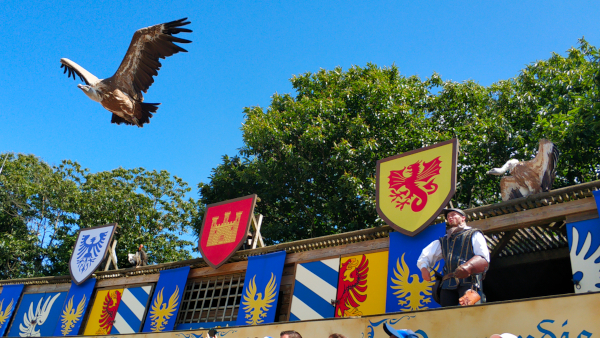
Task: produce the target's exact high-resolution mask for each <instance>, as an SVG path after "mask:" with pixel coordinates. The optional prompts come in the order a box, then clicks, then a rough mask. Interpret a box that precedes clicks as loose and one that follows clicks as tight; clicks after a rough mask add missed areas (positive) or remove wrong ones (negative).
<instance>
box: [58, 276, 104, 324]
mask: <svg viewBox="0 0 600 338" xmlns="http://www.w3.org/2000/svg"><path fill="white" fill-rule="evenodd" d="M95 285H96V279H95V278H90V279H88V280H86V281H85V282H84V283H83V284H81V285H77V284H75V283H74V282H71V288H70V289H69V294H68V295H67V298H66V299H67V301H66V302H65V303H64V306H63V308H62V311H61V313H60V317H59V320H58V325H56V329H55V330H54V336H77V335H78V334H79V329H80V328H81V322H82V320H83V318H84V316H85V311H86V310H87V307H88V304H89V303H90V299H91V298H92V293H93V292H94V286H95Z"/></svg>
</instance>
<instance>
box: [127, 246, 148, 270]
mask: <svg viewBox="0 0 600 338" xmlns="http://www.w3.org/2000/svg"><path fill="white" fill-rule="evenodd" d="M127 256H128V257H127V258H128V259H129V263H131V264H135V267H136V268H138V267H140V266H146V265H148V255H147V254H146V251H144V244H140V246H139V247H138V250H137V252H136V253H135V255H134V254H127Z"/></svg>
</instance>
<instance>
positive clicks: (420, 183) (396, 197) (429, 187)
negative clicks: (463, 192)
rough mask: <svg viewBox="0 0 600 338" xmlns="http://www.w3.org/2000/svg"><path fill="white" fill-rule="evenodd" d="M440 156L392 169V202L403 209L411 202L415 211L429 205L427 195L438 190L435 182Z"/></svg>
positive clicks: (390, 181) (411, 206)
mask: <svg viewBox="0 0 600 338" xmlns="http://www.w3.org/2000/svg"><path fill="white" fill-rule="evenodd" d="M441 163H442V162H441V161H440V157H439V156H438V157H436V158H434V159H433V160H432V161H430V162H423V161H417V162H415V163H413V164H411V165H408V166H406V167H404V168H402V169H400V170H392V171H391V172H390V176H388V178H389V179H390V180H389V186H390V191H391V192H392V194H391V195H390V197H392V203H396V208H400V210H402V209H403V208H404V206H405V205H407V204H410V208H411V209H412V211H414V212H419V211H421V210H423V208H425V205H427V196H428V195H431V194H433V193H435V192H436V191H437V188H438V185H437V184H435V183H433V181H434V180H435V176H437V175H439V174H440V169H441V166H440V164H441Z"/></svg>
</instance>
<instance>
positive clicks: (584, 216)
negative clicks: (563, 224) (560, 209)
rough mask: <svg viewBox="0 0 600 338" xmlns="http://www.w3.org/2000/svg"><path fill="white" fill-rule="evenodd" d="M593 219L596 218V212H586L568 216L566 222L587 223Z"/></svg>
mask: <svg viewBox="0 0 600 338" xmlns="http://www.w3.org/2000/svg"><path fill="white" fill-rule="evenodd" d="M594 218H598V210H590V211H588V212H584V213H581V214H577V215H568V216H567V219H566V221H567V223H574V222H581V221H587V220H590V219H594Z"/></svg>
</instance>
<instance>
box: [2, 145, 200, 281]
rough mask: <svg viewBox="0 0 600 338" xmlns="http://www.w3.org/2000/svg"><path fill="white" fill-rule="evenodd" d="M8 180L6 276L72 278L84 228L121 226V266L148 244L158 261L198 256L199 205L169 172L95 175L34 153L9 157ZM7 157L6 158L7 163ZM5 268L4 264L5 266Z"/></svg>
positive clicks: (152, 258) (4, 176)
mask: <svg viewBox="0 0 600 338" xmlns="http://www.w3.org/2000/svg"><path fill="white" fill-rule="evenodd" d="M7 156H8V161H7V163H6V167H5V168H4V171H3V172H2V174H1V175H0V188H1V193H0V264H2V263H4V262H6V266H7V267H8V269H6V270H5V271H2V273H1V274H0V278H2V279H6V278H18V277H31V276H43V275H66V274H68V273H69V270H68V262H69V259H70V256H71V252H72V248H73V246H74V244H75V239H76V234H77V232H78V231H79V229H81V228H86V227H92V226H97V225H103V224H107V223H113V222H116V223H118V224H119V225H120V226H121V227H120V228H119V230H118V233H117V236H116V239H117V240H118V245H117V250H116V251H117V258H118V261H119V266H120V267H123V266H128V264H129V263H128V262H127V253H128V252H130V253H133V252H135V251H136V249H137V247H138V245H139V244H144V246H145V248H146V251H147V253H148V255H149V260H150V262H151V263H164V262H170V261H178V260H184V259H189V258H191V256H190V253H189V246H190V245H192V243H191V242H189V241H186V240H182V239H181V238H180V236H181V235H183V233H185V232H188V231H189V230H190V227H189V226H190V222H191V220H192V218H194V217H195V216H194V215H195V214H196V212H197V211H196V209H197V208H196V203H195V201H194V200H193V199H187V200H186V199H185V194H186V193H187V192H189V191H190V188H189V187H188V186H187V184H186V183H185V182H183V181H182V180H181V179H180V178H178V177H174V176H171V175H170V174H169V173H168V172H166V171H160V172H159V171H146V170H144V169H143V168H136V169H123V168H118V169H115V170H112V171H105V172H99V173H90V172H89V170H87V169H82V168H81V166H80V165H79V164H78V163H76V162H72V161H63V162H62V163H61V164H60V165H59V166H56V167H51V166H49V165H47V164H46V163H44V162H43V161H41V160H39V159H38V158H36V157H35V156H33V155H18V156H15V155H12V154H8V155H7ZM2 158H4V156H3V157H2ZM3 265H4V264H3Z"/></svg>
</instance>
